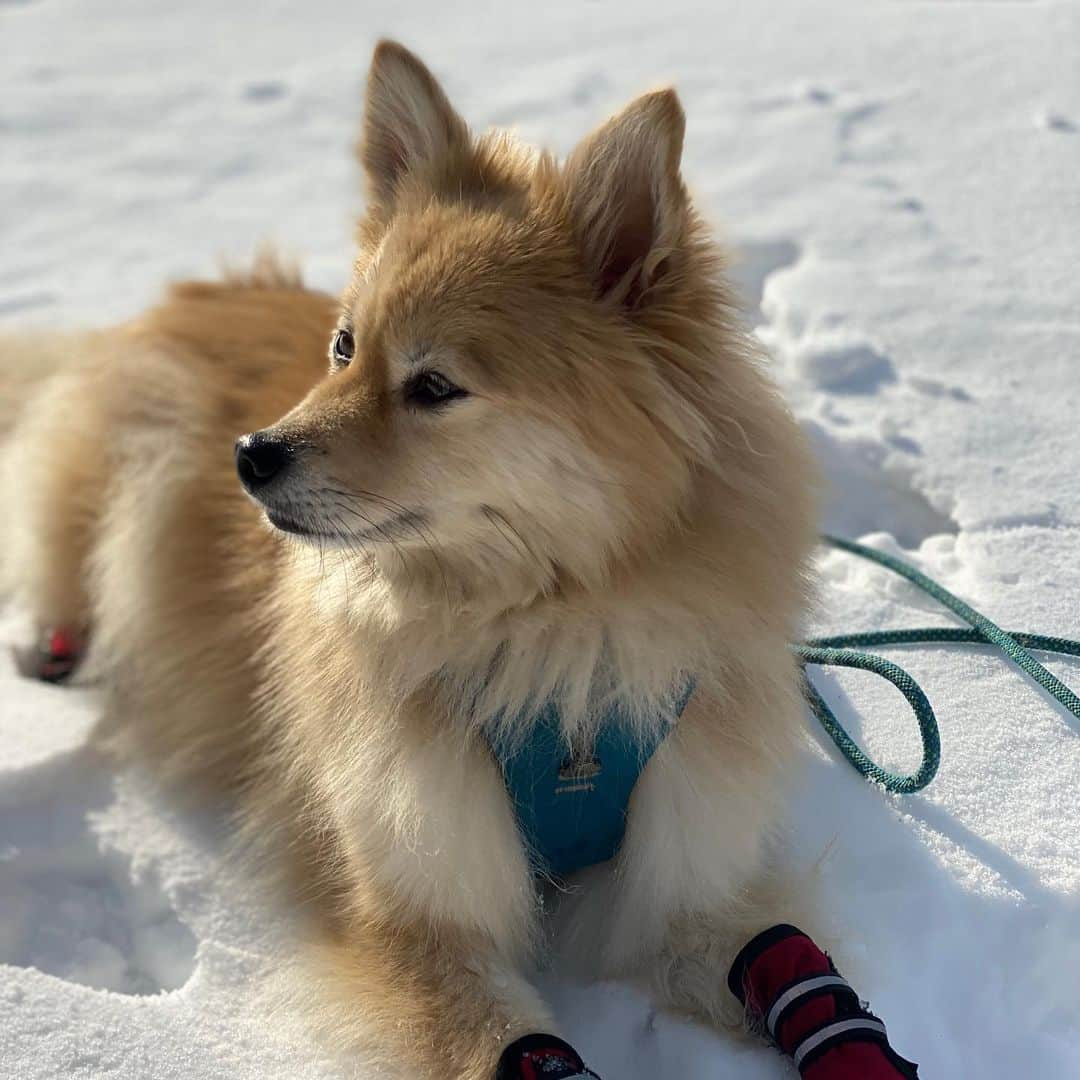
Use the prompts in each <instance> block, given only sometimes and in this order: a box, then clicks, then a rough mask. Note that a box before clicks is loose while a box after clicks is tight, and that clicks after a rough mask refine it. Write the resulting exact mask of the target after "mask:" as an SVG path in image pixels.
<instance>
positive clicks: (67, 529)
mask: <svg viewBox="0 0 1080 1080" xmlns="http://www.w3.org/2000/svg"><path fill="white" fill-rule="evenodd" d="M102 390H103V388H102V387H101V385H100V384H99V377H98V376H97V375H96V374H95V373H94V372H92V371H88V370H79V371H74V370H73V371H70V372H61V373H59V374H55V375H53V376H52V377H51V378H49V379H48V380H47V381H46V382H45V383H43V384H42V385H40V386H39V387H37V390H36V393H35V394H34V395H33V396H32V397H31V398H30V400H29V401H28V402H27V403H26V404H25V406H24V407H23V409H22V412H21V415H20V416H19V417H18V419H17V421H16V424H15V427H14V430H13V431H12V433H11V434H10V436H9V438H8V444H7V446H6V447H5V451H4V476H3V484H2V491H3V502H4V505H5V508H6V517H7V520H6V521H5V522H4V523H3V525H2V529H3V535H4V544H3V554H2V557H0V559H2V562H0V587H2V591H3V592H4V593H6V594H8V595H9V596H11V597H12V598H13V599H14V600H15V601H16V603H17V604H18V605H19V606H20V607H22V608H23V609H25V610H26V611H27V612H28V613H29V615H30V616H31V618H32V620H33V622H34V625H35V628H36V631H37V635H38V641H37V642H36V643H35V645H34V646H32V647H31V649H29V650H27V652H26V653H25V655H24V657H23V658H22V660H23V662H22V665H21V666H22V667H23V668H24V670H26V671H27V673H28V674H36V675H38V676H40V677H43V678H48V679H59V678H63V677H65V676H66V675H67V674H69V673H70V671H71V670H72V668H73V667H74V665H75V663H76V662H77V661H78V658H79V656H80V655H81V653H82V650H83V647H84V645H85V641H86V636H87V633H88V630H89V627H90V622H91V612H90V599H89V593H88V589H87V569H88V563H89V558H90V552H91V549H92V547H93V544H94V539H95V533H96V527H97V523H98V520H99V517H100V514H101V511H102V508H103V505H104V502H105V498H106V491H107V487H108V481H109V470H108V466H107V460H108V448H109V437H108V432H107V415H106V414H107V408H108V405H107V399H105V400H103V399H102V397H101V393H102Z"/></svg>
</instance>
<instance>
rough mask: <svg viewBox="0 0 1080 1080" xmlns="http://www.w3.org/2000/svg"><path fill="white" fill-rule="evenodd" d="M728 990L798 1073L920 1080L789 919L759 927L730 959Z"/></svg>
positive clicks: (852, 1079)
mask: <svg viewBox="0 0 1080 1080" xmlns="http://www.w3.org/2000/svg"><path fill="white" fill-rule="evenodd" d="M728 986H729V987H730V989H731V992H732V993H733V994H734V995H735V996H736V997H737V998H738V999H739V1001H741V1002H742V1004H743V1006H744V1008H745V1009H746V1012H747V1016H748V1017H749V1019H750V1020H751V1021H752V1022H753V1023H754V1024H755V1025H756V1026H758V1027H760V1028H762V1029H763V1031H764V1033H765V1034H766V1036H767V1037H768V1038H770V1039H771V1040H772V1041H773V1043H774V1044H775V1045H776V1046H777V1047H778V1048H779V1049H780V1050H781V1051H782V1052H783V1053H785V1054H787V1055H788V1056H789V1057H791V1058H792V1059H793V1060H794V1062H795V1066H796V1068H798V1070H799V1074H800V1076H802V1077H803V1080H917V1078H918V1067H917V1066H916V1065H914V1064H913V1063H912V1062H910V1061H905V1060H904V1058H902V1057H900V1055H899V1054H897V1053H896V1051H895V1050H893V1048H892V1047H891V1046H890V1045H889V1037H888V1034H887V1033H886V1031H885V1025H884V1024H883V1023H882V1022H881V1021H880V1020H879V1019H878V1018H877V1017H876V1016H874V1014H873V1013H871V1012H870V1011H869V1010H868V1008H867V1006H866V1002H864V1001H860V1000H859V996H858V994H856V993H855V991H854V990H853V989H852V988H851V986H850V985H849V984H848V982H847V981H846V980H845V979H843V978H842V977H841V976H840V973H839V972H838V971H837V970H836V968H835V967H834V966H833V963H832V961H831V960H830V959H829V957H828V956H827V955H826V954H825V953H823V952H822V951H821V950H820V949H819V948H818V947H817V946H816V945H815V944H814V943H813V941H811V940H810V938H808V937H807V936H806V935H805V934H804V933H803V932H802V931H801V930H798V929H796V928H795V927H794V926H774V927H773V928H772V929H771V930H766V931H765V932H764V933H761V934H758V936H757V937H756V938H754V940H753V941H751V942H750V943H749V944H748V945H747V946H746V947H745V948H744V949H743V950H742V952H740V953H739V955H738V956H737V957H736V958H735V963H733V964H732V965H731V972H730V973H729V975H728Z"/></svg>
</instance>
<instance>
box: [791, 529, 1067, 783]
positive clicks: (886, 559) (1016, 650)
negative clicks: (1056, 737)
mask: <svg viewBox="0 0 1080 1080" xmlns="http://www.w3.org/2000/svg"><path fill="white" fill-rule="evenodd" d="M822 540H823V541H824V542H825V543H826V544H829V545H831V546H832V547H835V548H838V549H839V550H841V551H846V552H847V553H848V554H850V555H857V556H859V557H860V558H862V559H868V560H869V561H870V562H874V563H877V564H878V566H884V567H885V568H886V569H888V570H891V571H892V572H893V573H895V574H899V575H900V576H901V577H902V578H905V579H906V580H907V581H910V582H911V583H912V584H913V585H916V586H918V587H919V588H920V589H922V590H923V592H925V593H927V594H928V595H929V596H932V597H933V598H934V599H935V600H937V601H938V602H939V603H940V604H942V605H943V606H944V607H946V608H948V609H949V610H950V611H951V612H953V614H955V615H957V616H959V617H960V618H961V619H963V620H964V622H966V623H967V624H968V626H969V627H970V628H971V629H962V628H960V627H937V626H931V627H922V628H915V629H910V630H872V631H868V632H865V633H857V634H838V635H835V636H832V637H821V638H812V639H811V640H810V641H808V642H807V643H806V644H805V645H796V646H795V647H794V648H795V652H796V654H797V655H798V657H799V659H800V661H801V662H802V664H803V666H804V668H805V666H806V665H807V664H818V665H821V666H833V667H849V668H858V669H860V670H862V671H872V672H873V673H874V674H875V675H880V676H882V678H885V679H888V680H889V682H891V683H892V684H893V685H894V686H895V687H896V688H897V689H898V690H899V691H900V693H902V694H903V695H904V697H905V698H907V700H908V703H909V704H910V705H911V708H912V711H913V712H914V713H915V719H916V720H917V721H918V724H919V736H920V738H921V739H922V762H921V763H920V765H919V767H918V769H916V770H915V772H913V773H911V774H910V775H909V776H904V775H902V774H900V773H894V772H889V771H888V770H887V769H883V768H882V767H881V766H880V765H878V764H877V763H876V762H875V761H873V760H872V759H871V758H870V757H868V756H867V754H866V753H865V752H864V751H863V749H862V748H861V747H860V746H859V744H858V743H857V742H856V741H855V740H854V739H853V738H852V737H851V735H850V734H848V732H847V730H846V729H845V728H844V726H843V724H841V723H840V721H839V720H837V718H836V715H835V714H834V713H833V711H832V709H831V708H829V706H828V704H827V703H826V701H825V699H824V698H823V697H822V696H821V694H820V693H818V691H817V689H816V688H815V687H814V685H813V683H811V682H810V679H809V677H808V676H807V677H806V683H805V685H806V696H807V698H808V699H809V703H810V708H811V709H812V710H813V711H814V715H815V716H816V717H817V718H818V720H819V721H820V722H821V726H822V727H823V728H824V729H825V731H826V732H827V733H828V735H829V737H830V738H831V739H832V741H833V742H834V743H836V746H837V748H838V749H839V750H840V753H842V754H843V755H844V757H846V758H847V759H848V761H850V762H851V764H852V765H853V766H854V767H855V768H856V769H857V770H858V771H859V772H860V773H861V774H862V775H863V776H865V777H866V778H867V779H869V780H873V781H875V782H877V783H879V784H881V785H882V786H883V787H884V788H885V789H886V790H887V791H892V792H896V793H897V794H900V795H911V794H913V793H914V792H916V791H921V790H922V789H923V788H924V787H926V785H927V784H929V783H930V781H931V780H933V779H934V776H935V774H936V773H937V770H938V765H939V764H940V762H941V737H940V735H939V733H938V725H937V718H936V717H935V716H934V710H933V708H932V707H931V705H930V702H929V701H928V700H927V697H926V694H924V693H923V690H922V687H920V686H919V684H918V683H917V682H916V681H915V680H914V679H913V678H912V677H911V676H910V675H909V674H908V673H907V672H906V671H905V670H904V669H903V668H902V667H899V666H898V665H897V664H894V663H892V662H891V661H889V660H886V659H885V658H884V657H881V656H877V655H875V654H874V653H867V652H861V651H859V650H860V649H862V648H864V647H869V648H875V647H878V646H882V645H934V644H950V645H996V646H997V647H998V648H999V649H1001V651H1002V652H1003V653H1005V655H1006V656H1007V657H1008V658H1009V659H1010V660H1012V661H1013V663H1014V664H1016V666H1017V667H1019V668H1020V670H1021V671H1023V672H1025V673H1026V674H1027V675H1029V676H1030V677H1031V678H1032V679H1034V680H1035V682H1037V683H1038V684H1039V685H1040V686H1041V687H1043V689H1044V690H1046V691H1047V692H1048V693H1049V694H1050V695H1051V696H1052V697H1053V698H1054V699H1055V700H1056V701H1058V702H1059V703H1060V704H1062V705H1064V706H1065V708H1066V709H1068V710H1069V712H1071V713H1072V714H1073V716H1075V717H1076V718H1077V719H1078V720H1080V697H1077V695H1076V694H1075V693H1073V691H1072V690H1070V689H1069V688H1068V687H1067V686H1066V685H1065V684H1064V683H1063V682H1062V681H1061V680H1060V679H1058V678H1056V677H1055V676H1054V675H1052V674H1051V673H1050V672H1049V671H1047V670H1046V668H1044V667H1043V666H1042V664H1040V663H1039V662H1038V660H1036V659H1035V657H1033V656H1032V655H1031V653H1030V652H1028V649H1036V650H1038V651H1039V652H1049V653H1060V654H1063V655H1068V656H1080V641H1072V640H1070V639H1069V638H1059V637H1044V636H1042V635H1041V634H1023V633H1007V632H1006V631H1004V630H1002V629H1001V627H1000V626H997V625H996V624H995V623H992V622H991V621H990V620H989V619H988V618H987V617H986V616H985V615H983V614H982V613H981V612H978V611H976V610H975V609H974V608H973V607H971V606H970V605H968V604H965V603H964V601H963V600H961V599H960V598H959V597H957V596H954V595H953V594H952V593H951V592H949V591H948V589H946V588H944V587H943V586H941V585H939V584H938V583H937V582H936V581H934V580H933V579H932V578H928V577H927V576H926V575H925V574H923V573H922V572H921V571H919V570H916V569H915V567H913V566H909V565H908V564H907V563H906V562H903V561H902V560H901V559H897V558H895V557H894V556H892V555H887V554H885V552H883V551H877V550H876V549H874V548H869V547H865V546H864V545H863V544H856V543H855V542H854V541H852V540H843V539H841V538H839V537H836V536H823V537H822ZM804 675H805V672H804Z"/></svg>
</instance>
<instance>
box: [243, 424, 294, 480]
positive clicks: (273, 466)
mask: <svg viewBox="0 0 1080 1080" xmlns="http://www.w3.org/2000/svg"><path fill="white" fill-rule="evenodd" d="M288 460H289V444H288V443H287V442H285V441H284V439H277V438H275V437H274V436H273V435H270V434H268V433H267V432H265V431H256V432H255V433H254V434H252V435H244V436H242V437H241V438H239V439H237V440H236V471H237V472H238V473H239V474H240V483H242V484H243V485H244V487H245V488H247V490H248V491H250V492H255V491H257V490H258V489H259V488H263V487H266V485H267V484H269V483H270V481H271V480H273V479H274V477H275V476H277V475H278V474H279V473H280V472H281V471H282V470H283V469H284V468H285V465H286V464H287V463H288Z"/></svg>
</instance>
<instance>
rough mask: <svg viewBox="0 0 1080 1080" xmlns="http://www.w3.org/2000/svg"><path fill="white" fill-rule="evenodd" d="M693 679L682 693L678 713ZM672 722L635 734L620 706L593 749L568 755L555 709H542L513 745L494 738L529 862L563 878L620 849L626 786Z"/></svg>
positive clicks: (631, 785) (628, 788) (627, 800)
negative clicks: (649, 731)
mask: <svg viewBox="0 0 1080 1080" xmlns="http://www.w3.org/2000/svg"><path fill="white" fill-rule="evenodd" d="M692 693H693V684H691V685H690V687H689V688H688V689H687V691H686V692H685V693H684V694H683V696H682V697H681V698H680V700H679V703H678V706H677V709H676V715H677V716H679V715H681V714H682V711H683V709H684V708H685V707H686V703H687V702H688V701H689V700H690V696H691V694H692ZM668 730H670V729H660V730H657V731H656V732H655V734H652V735H648V736H644V737H639V736H638V735H637V734H636V733H635V731H634V729H633V727H632V726H631V725H630V724H629V723H628V721H627V719H626V717H625V716H624V715H623V714H622V713H621V711H620V710H619V709H617V708H616V709H612V710H611V711H610V712H609V713H608V715H607V716H605V718H604V721H603V723H602V724H601V725H600V726H599V729H598V731H597V735H596V739H595V741H594V743H593V745H592V747H591V750H590V751H589V752H588V753H586V754H575V755H572V756H569V755H568V754H567V746H566V739H565V737H564V736H563V733H562V725H561V723H560V719H559V711H558V709H557V708H556V707H555V706H554V705H553V704H551V703H548V704H547V705H545V706H544V707H543V709H541V711H540V713H539V715H538V716H537V718H536V722H535V723H534V725H533V727H532V730H531V732H530V734H529V736H528V738H527V739H526V740H525V741H524V742H522V743H521V744H520V745H515V746H514V747H513V748H511V749H507V748H506V747H505V746H500V744H499V741H498V740H496V739H492V740H491V749H492V752H493V753H494V754H495V757H496V758H497V760H498V762H499V765H500V766H501V768H502V772H503V777H504V779H505V781H506V790H507V792H508V793H509V795H510V800H511V802H512V803H513V804H514V811H515V814H516V815H517V823H518V829H519V830H520V832H521V837H522V840H523V841H524V843H525V846H526V849H527V851H528V853H529V857H530V860H531V861H532V864H533V867H534V869H535V870H536V871H537V872H538V873H543V874H548V875H552V876H555V877H563V876H565V875H567V874H571V873H573V872H574V871H575V870H581V869H583V868H584V867H586V866H592V865H593V864H594V863H600V862H606V861H607V860H608V859H611V858H613V857H614V856H615V854H616V853H617V852H618V850H619V846H620V844H621V843H622V839H623V833H624V832H625V831H626V812H627V807H628V806H629V803H630V793H631V792H632V791H633V790H634V785H635V784H636V783H637V781H638V777H639V776H640V775H641V773H642V770H643V769H644V768H645V766H646V765H647V764H648V763H649V759H650V758H651V757H652V755H653V753H654V752H655V751H656V749H657V747H658V746H659V745H660V744H661V743H662V742H663V741H664V739H665V738H666V736H667V734H668Z"/></svg>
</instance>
